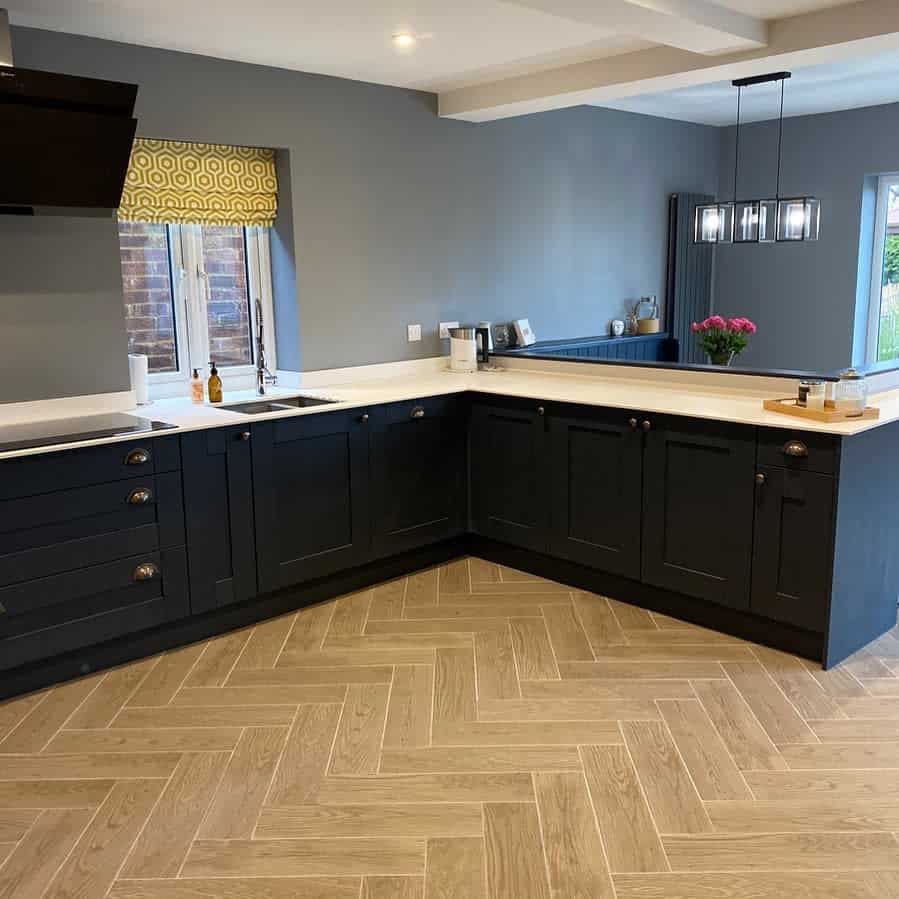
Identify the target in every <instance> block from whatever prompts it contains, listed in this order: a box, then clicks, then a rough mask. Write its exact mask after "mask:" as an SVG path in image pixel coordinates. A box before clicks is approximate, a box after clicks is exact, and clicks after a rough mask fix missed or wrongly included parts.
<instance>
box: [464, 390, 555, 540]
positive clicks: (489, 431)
mask: <svg viewBox="0 0 899 899" xmlns="http://www.w3.org/2000/svg"><path fill="white" fill-rule="evenodd" d="M547 411H548V410H547V406H546V404H544V403H541V402H539V401H535V400H516V399H511V398H502V399H501V398H496V397H491V398H484V399H476V400H475V401H474V404H473V406H472V411H471V508H472V524H473V529H474V531H475V533H477V534H480V535H481V536H483V537H491V538H493V539H495V540H501V541H503V542H504V543H509V544H511V545H512V546H521V547H525V548H526V549H533V550H538V551H541V552H546V551H547V550H548V549H549V543H550V518H551V510H550V489H551V488H550V475H551V465H550V459H549V435H548V429H547Z"/></svg>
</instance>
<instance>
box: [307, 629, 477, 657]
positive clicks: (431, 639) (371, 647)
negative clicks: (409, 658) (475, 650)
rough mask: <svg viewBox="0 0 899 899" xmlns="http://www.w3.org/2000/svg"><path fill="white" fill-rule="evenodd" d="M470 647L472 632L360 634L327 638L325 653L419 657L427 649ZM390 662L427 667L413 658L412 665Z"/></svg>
mask: <svg viewBox="0 0 899 899" xmlns="http://www.w3.org/2000/svg"><path fill="white" fill-rule="evenodd" d="M410 623H411V622H410ZM469 646H471V631H465V632H462V633H457V632H454V631H448V632H447V633H434V632H433V631H431V632H428V633H425V634H419V633H414V634H363V635H362V636H361V637H328V639H327V641H326V642H325V648H326V649H327V650H331V651H334V652H340V651H343V652H347V653H356V652H366V651H371V652H376V651H380V652H385V651H390V652H391V653H395V652H396V651H402V650H408V651H412V652H414V653H420V652H421V651H422V650H427V649H458V648H462V649H464V648H466V647H469ZM393 658H394V664H404V665H415V664H425V665H426V664H427V660H422V659H421V656H416V657H415V661H413V662H406V661H403V662H399V661H397V659H396V656H395V655H394V656H393Z"/></svg>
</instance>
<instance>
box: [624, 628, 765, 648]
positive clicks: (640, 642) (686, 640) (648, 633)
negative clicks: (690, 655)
mask: <svg viewBox="0 0 899 899" xmlns="http://www.w3.org/2000/svg"><path fill="white" fill-rule="evenodd" d="M624 635H625V637H627V642H628V645H629V646H642V647H645V648H652V647H658V646H670V647H675V646H683V647H687V646H700V645H701V646H708V645H709V644H712V645H714V646H721V645H729V646H743V647H744V648H746V647H747V646H748V644H747V643H746V641H745V640H741V639H740V638H739V637H734V636H733V635H732V634H722V633H721V632H719V631H711V630H708V629H707V628H703V627H686V628H683V629H679V630H673V629H670V628H669V629H667V630H654V631H653V630H648V629H643V630H637V631H627V630H626V631H625V632H624Z"/></svg>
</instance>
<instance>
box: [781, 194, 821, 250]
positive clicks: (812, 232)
mask: <svg viewBox="0 0 899 899" xmlns="http://www.w3.org/2000/svg"><path fill="white" fill-rule="evenodd" d="M820 231H821V202H820V200H817V199H815V198H814V197H788V198H787V199H783V200H780V202H779V203H778V209H777V240H778V241H779V242H782V243H785V242H793V241H804V240H817V239H818V235H819V234H820Z"/></svg>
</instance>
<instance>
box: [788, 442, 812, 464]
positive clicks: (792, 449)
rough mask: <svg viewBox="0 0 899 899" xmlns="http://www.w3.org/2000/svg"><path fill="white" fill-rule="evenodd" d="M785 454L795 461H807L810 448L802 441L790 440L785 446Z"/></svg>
mask: <svg viewBox="0 0 899 899" xmlns="http://www.w3.org/2000/svg"><path fill="white" fill-rule="evenodd" d="M783 454H784V455H785V456H790V457H791V458H793V459H807V458H808V447H807V446H806V445H805V444H804V443H803V442H802V441H801V440H788V441H787V442H786V443H785V444H784V448H783Z"/></svg>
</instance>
